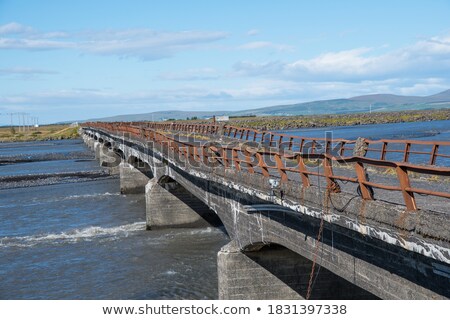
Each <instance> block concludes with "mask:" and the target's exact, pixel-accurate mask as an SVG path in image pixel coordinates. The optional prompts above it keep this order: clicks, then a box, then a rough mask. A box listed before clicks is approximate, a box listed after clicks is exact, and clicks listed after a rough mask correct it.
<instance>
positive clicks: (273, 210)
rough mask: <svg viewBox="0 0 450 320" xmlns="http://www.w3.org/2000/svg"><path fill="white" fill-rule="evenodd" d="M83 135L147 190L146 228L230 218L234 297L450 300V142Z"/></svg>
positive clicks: (138, 188)
mask: <svg viewBox="0 0 450 320" xmlns="http://www.w3.org/2000/svg"><path fill="white" fill-rule="evenodd" d="M80 133H81V135H82V137H83V139H84V141H85V142H86V144H87V145H88V146H89V147H90V148H91V149H93V150H95V154H96V158H97V159H99V161H100V164H101V165H102V166H105V167H109V169H110V172H111V173H112V174H120V189H121V192H122V193H124V194H126V193H142V194H145V198H146V221H147V229H149V230H152V229H157V228H173V227H196V226H204V225H208V224H212V225H220V224H223V226H224V227H225V229H226V232H227V233H228V235H229V237H230V239H231V241H230V243H229V244H228V245H226V246H224V247H223V248H222V249H221V250H220V252H219V253H218V257H217V269H218V278H219V279H218V281H219V298H221V299H305V298H307V299H378V298H381V299H446V298H449V297H450V231H449V230H450V228H449V226H450V224H449V219H448V217H449V215H448V208H447V207H448V199H449V198H450V194H449V193H448V188H447V187H448V185H445V183H447V184H448V178H447V177H448V176H449V175H450V170H449V168H448V167H445V166H437V164H439V161H441V160H442V159H444V160H446V158H449V155H448V154H447V153H446V152H445V151H446V150H447V148H448V147H449V146H450V143H449V142H442V141H441V142H418V143H417V142H415V141H396V140H395V141H394V140H382V141H370V140H367V139H358V140H356V141H348V140H342V139H340V140H333V139H330V138H324V139H306V138H301V137H291V136H285V135H281V134H275V133H271V132H264V131H257V130H252V129H246V128H235V127H231V126H218V125H200V124H195V125H183V124H163V123H86V124H84V126H83V128H82V129H81V130H80ZM399 144H401V147H399ZM416 144H417V145H418V146H419V147H418V148H416V147H417V145H416ZM377 145H378V146H379V148H377V147H376V146H377ZM439 150H440V151H439ZM390 155H392V157H391V158H392V159H393V160H392V159H390V158H389V157H390ZM424 157H425V158H426V161H425V162H426V163H425V164H420V165H419V164H417V163H414V162H416V161H417V162H419V161H420V162H424V161H423V160H424V159H425V158H424ZM372 168H374V169H372ZM386 172H387V173H386ZM413 176H414V177H415V178H413ZM426 177H431V178H430V179H429V180H427V179H426ZM436 177H437V178H436ZM416 178H417V179H416ZM436 179H437V181H439V183H434V184H433V181H436ZM416 182H417V185H416ZM391 184H393V185H391ZM350 186H351V187H350ZM439 188H440V189H439ZM442 190H443V191H442ZM392 194H396V195H397V196H392ZM425 196H428V197H426V198H428V199H427V200H426V201H422V200H423V199H421V197H423V198H425ZM429 199H432V200H429ZM430 202H433V203H434V204H436V206H435V207H433V206H429V205H428V203H430ZM430 208H434V209H435V210H434V209H433V210H430ZM149 232H151V231H149Z"/></svg>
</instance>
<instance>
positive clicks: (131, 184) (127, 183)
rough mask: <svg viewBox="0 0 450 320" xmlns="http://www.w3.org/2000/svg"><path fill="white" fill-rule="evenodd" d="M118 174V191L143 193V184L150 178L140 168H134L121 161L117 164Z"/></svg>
mask: <svg viewBox="0 0 450 320" xmlns="http://www.w3.org/2000/svg"><path fill="white" fill-rule="evenodd" d="M119 174H120V193H122V194H131V193H144V192H145V185H146V184H147V183H148V181H149V180H150V178H149V177H148V176H147V175H146V174H145V173H143V172H142V171H141V170H139V169H136V168H135V167H133V166H132V165H130V164H128V163H126V162H121V163H120V165H119Z"/></svg>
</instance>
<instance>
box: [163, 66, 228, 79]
mask: <svg viewBox="0 0 450 320" xmlns="http://www.w3.org/2000/svg"><path fill="white" fill-rule="evenodd" d="M158 78H159V79H161V80H170V81H202V80H217V79H219V78H220V74H219V72H218V71H217V70H215V69H213V68H200V69H188V70H186V71H180V72H165V73H161V74H160V75H159V76H158Z"/></svg>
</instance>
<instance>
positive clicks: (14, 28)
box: [0, 22, 33, 35]
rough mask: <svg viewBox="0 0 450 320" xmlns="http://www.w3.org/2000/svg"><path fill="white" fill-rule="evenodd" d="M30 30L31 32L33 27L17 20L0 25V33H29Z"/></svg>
mask: <svg viewBox="0 0 450 320" xmlns="http://www.w3.org/2000/svg"><path fill="white" fill-rule="evenodd" d="M30 32H33V28H31V27H28V26H24V25H21V24H19V23H17V22H11V23H7V24H4V25H2V26H0V35H2V34H20V33H30Z"/></svg>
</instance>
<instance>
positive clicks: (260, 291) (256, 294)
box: [217, 241, 303, 300]
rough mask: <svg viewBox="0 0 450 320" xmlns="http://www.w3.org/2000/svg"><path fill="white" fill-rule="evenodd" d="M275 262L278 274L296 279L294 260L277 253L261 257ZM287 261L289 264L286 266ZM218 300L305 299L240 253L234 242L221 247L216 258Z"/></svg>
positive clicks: (274, 265)
mask: <svg viewBox="0 0 450 320" xmlns="http://www.w3.org/2000/svg"><path fill="white" fill-rule="evenodd" d="M261 258H262V259H264V261H265V262H266V263H269V262H270V263H272V264H273V267H274V268H276V269H277V273H282V274H283V275H284V276H285V277H287V278H289V277H295V276H296V275H297V273H295V272H294V268H293V267H294V266H293V264H292V261H287V259H286V257H285V256H283V255H282V254H280V253H278V254H276V256H274V254H268V255H261ZM286 262H288V263H286ZM217 272H218V278H219V299H227V300H236V299H245V300H253V299H255V300H263V299H266V300H288V299H303V298H302V296H301V295H300V294H299V293H297V292H296V291H295V290H294V289H292V288H291V287H290V286H289V285H287V284H286V283H285V282H283V281H282V280H281V279H280V278H279V277H278V276H276V275H274V274H273V273H271V272H270V271H269V270H268V269H266V268H264V267H262V266H261V265H260V264H259V263H258V262H257V261H255V260H254V259H252V258H250V257H249V256H248V255H247V254H245V253H243V252H241V250H239V248H238V247H237V245H236V244H235V242H234V241H232V242H230V243H229V244H227V245H225V246H224V247H222V249H221V250H220V251H219V253H218V256H217Z"/></svg>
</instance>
